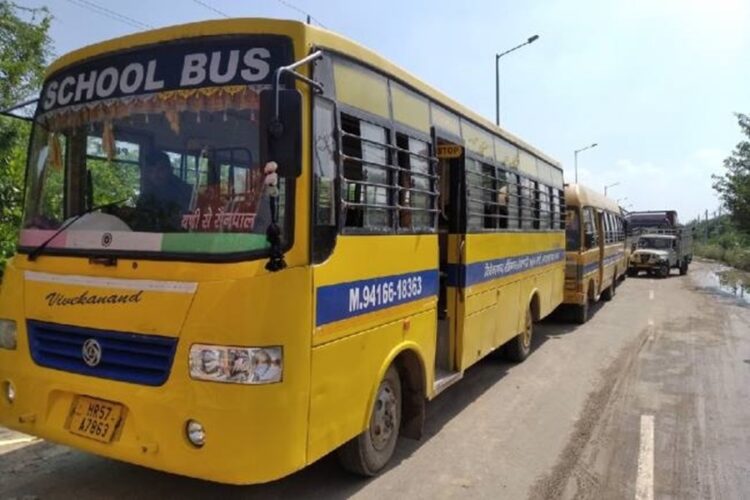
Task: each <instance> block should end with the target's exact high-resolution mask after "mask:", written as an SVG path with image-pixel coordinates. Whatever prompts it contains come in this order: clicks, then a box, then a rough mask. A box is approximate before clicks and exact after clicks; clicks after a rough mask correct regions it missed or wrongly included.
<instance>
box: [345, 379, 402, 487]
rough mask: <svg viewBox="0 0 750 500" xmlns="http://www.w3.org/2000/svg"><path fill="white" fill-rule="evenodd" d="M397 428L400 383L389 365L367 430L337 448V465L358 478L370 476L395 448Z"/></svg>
mask: <svg viewBox="0 0 750 500" xmlns="http://www.w3.org/2000/svg"><path fill="white" fill-rule="evenodd" d="M400 427H401V380H400V379H399V377H398V372H397V371H396V367H395V366H393V365H391V366H390V367H389V368H388V371H387V372H386V373H385V377H383V380H382V381H381V382H380V386H379V387H378V393H377V396H376V397H375V404H374V405H373V408H372V415H370V425H369V426H368V428H367V430H365V432H363V433H362V434H360V435H359V436H357V437H355V438H354V439H352V440H351V441H349V442H348V443H346V444H344V445H343V446H342V447H341V448H339V449H338V457H339V462H341V465H342V466H343V467H344V468H345V469H346V470H348V471H350V472H353V473H355V474H359V475H362V476H374V475H376V474H377V473H378V472H380V471H381V470H382V469H383V467H385V464H387V463H388V460H390V458H391V456H392V455H393V450H394V449H396V441H398V431H399V428H400Z"/></svg>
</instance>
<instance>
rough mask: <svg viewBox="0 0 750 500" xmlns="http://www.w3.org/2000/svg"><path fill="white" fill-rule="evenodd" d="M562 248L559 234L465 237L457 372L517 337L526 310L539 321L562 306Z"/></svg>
mask: <svg viewBox="0 0 750 500" xmlns="http://www.w3.org/2000/svg"><path fill="white" fill-rule="evenodd" d="M563 245H564V241H563V235H562V233H560V232H540V233H501V234H470V235H467V242H466V263H467V264H466V266H467V267H468V268H469V272H468V273H467V276H468V281H467V283H466V285H467V286H466V288H465V290H464V293H463V296H464V300H463V302H462V303H461V305H460V308H459V318H461V322H460V324H461V328H460V335H459V339H460V340H459V357H460V369H462V370H464V369H466V368H468V367H469V366H471V365H472V364H474V363H475V362H476V361H478V360H479V359H481V358H482V357H484V356H485V355H486V354H488V353H489V352H490V351H492V350H494V349H495V348H497V347H499V346H501V345H503V344H505V343H506V342H508V341H509V340H511V339H512V338H513V337H515V336H516V335H518V333H520V332H521V330H522V329H523V322H524V319H525V314H526V310H527V309H528V308H529V307H533V308H535V313H534V314H536V315H537V318H536V319H541V318H543V317H545V316H546V315H548V314H549V313H550V312H552V311H553V310H554V309H555V308H556V307H557V306H558V305H559V304H560V303H561V302H562V293H563V292H562V290H563V281H564V252H563V250H562V247H563ZM493 275H496V276H499V277H498V278H491V276H493ZM532 303H534V304H533V306H532Z"/></svg>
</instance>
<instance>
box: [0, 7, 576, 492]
mask: <svg viewBox="0 0 750 500" xmlns="http://www.w3.org/2000/svg"><path fill="white" fill-rule="evenodd" d="M562 190H563V183H562V171H561V169H560V167H559V165H558V164H557V163H555V162H554V160H552V159H550V158H548V157H546V156H545V155H543V154H542V153H541V152H539V151H537V150H536V149H534V148H533V147H531V146H530V145H528V144H526V143H525V142H523V141H521V140H519V139H517V138H515V137H513V136H511V135H510V134H508V133H506V132H504V131H502V130H500V129H498V128H496V127H494V126H493V125H492V124H491V123H489V122H487V121H486V120H485V119H483V118H481V117H479V116H478V115H476V114H474V113H472V112H470V111H469V110H467V109H465V108H463V107H462V106H460V105H459V104H457V103H456V102H454V101H452V100H450V99H449V98H447V97H445V96H444V95H442V94H440V93H439V92H437V91H435V90H434V89H432V88H431V87H429V86H427V85H426V84H424V83H422V82H420V81H419V80H417V79H416V78H414V77H413V76H411V75H410V74H409V73H407V72H405V71H403V70H402V69H400V68H398V67H396V66H395V65H393V64H392V63H390V62H389V61H387V60H385V59H383V58H382V57H379V56H377V55H376V54H374V53H372V52H370V51H369V50H367V49H365V48H363V47H361V46H359V45H357V44H356V43H353V42H351V41H349V40H347V39H345V38H342V37H340V36H338V35H336V34H333V33H331V32H328V31H325V30H321V29H317V28H314V27H311V26H307V25H305V24H302V23H298V22H291V21H280V20H266V19H236V20H225V21H210V22H202V23H196V24H188V25H183V26H176V27H170V28H164V29H159V30H154V31H149V32H144V33H139V34H135V35H131V36H126V37H123V38H118V39H115V40H111V41H107V42H103V43H99V44H96V45H92V46H89V47H85V48H83V49H80V50H78V51H75V52H73V53H71V54H68V55H66V56H64V57H62V58H61V59H59V60H58V61H56V62H55V63H54V64H52V66H51V67H50V68H49V71H48V73H47V77H46V80H45V83H44V86H43V89H42V93H41V96H40V98H39V102H38V105H37V111H36V114H35V116H34V131H33V137H32V140H31V145H30V149H29V159H28V173H27V185H26V197H25V211H24V218H23V227H22V231H21V236H20V242H19V248H18V249H19V253H18V255H17V256H16V257H15V258H14V259H13V260H12V261H11V262H10V263H9V265H8V267H7V271H6V274H5V277H4V283H3V285H2V289H1V290H2V291H1V292H0V318H1V319H0V385H1V387H2V394H1V395H0V425H3V426H7V427H10V428H13V429H17V430H19V431H21V432H25V433H28V434H32V435H35V436H40V437H43V438H45V439H49V440H51V441H55V442H58V443H63V444H65V445H68V446H72V447H74V448H77V449H81V450H85V451H87V452H91V453H95V454H99V455H103V456H106V457H112V458H115V459H119V460H123V461H126V462H131V463H135V464H140V465H143V466H146V467H151V468H154V469H159V470H164V471H170V472H174V473H178V474H184V475H188V476H193V477H198V478H205V479H209V480H214V481H220V482H226V483H236V484H249V483H260V482H265V481H270V480H273V479H276V478H280V477H283V476H285V475H288V474H290V473H292V472H293V471H295V470H298V469H300V468H302V467H304V466H305V465H307V464H310V463H312V462H314V461H315V460H317V459H319V458H320V457H322V456H324V455H326V454H327V453H329V452H331V451H332V450H336V449H338V454H339V457H340V458H341V461H342V464H343V465H344V466H345V467H346V468H348V469H350V470H352V471H354V472H358V473H360V474H364V475H373V474H375V473H377V472H378V471H379V470H381V469H382V468H383V467H384V466H385V464H386V462H387V461H388V459H389V458H390V456H391V454H392V453H393V450H394V447H395V445H396V440H397V438H398V437H399V435H401V436H405V437H409V438H418V437H419V436H420V434H421V432H422V426H423V421H424V418H425V404H426V401H427V400H429V399H431V398H434V397H435V396H436V395H437V394H438V393H439V392H440V391H441V390H443V389H445V388H446V387H448V386H449V385H450V384H451V383H453V382H455V381H456V380H458V379H460V378H461V376H462V374H463V373H464V372H465V370H466V369H467V368H468V367H469V366H471V365H472V364H474V363H475V362H477V361H478V360H479V359H480V358H482V357H484V356H485V355H487V354H489V353H490V352H493V351H495V350H498V348H499V347H501V346H502V349H500V350H501V351H502V352H504V353H505V354H507V355H508V356H509V357H510V358H511V359H513V360H516V361H521V360H523V359H524V358H525V357H526V356H528V354H529V352H530V350H531V335H532V323H533V321H536V320H538V319H540V318H542V317H544V316H545V315H547V314H548V313H549V312H550V311H552V310H553V309H554V308H555V307H556V306H557V305H559V304H560V302H561V301H562V298H563V281H564V272H565V268H564V255H565V254H564V242H565V239H564V238H565V236H564V220H563V219H562V214H563V209H564V207H565V206H564V202H563V191H562Z"/></svg>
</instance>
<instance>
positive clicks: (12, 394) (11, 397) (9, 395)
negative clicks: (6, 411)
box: [3, 380, 16, 404]
mask: <svg viewBox="0 0 750 500" xmlns="http://www.w3.org/2000/svg"><path fill="white" fill-rule="evenodd" d="M3 389H4V391H3V392H4V393H5V399H6V400H7V401H8V403H11V404H13V401H15V400H16V387H15V386H14V385H13V382H11V381H10V380H7V381H6V382H5V383H4V384H3Z"/></svg>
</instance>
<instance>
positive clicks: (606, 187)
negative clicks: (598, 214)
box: [604, 181, 620, 196]
mask: <svg viewBox="0 0 750 500" xmlns="http://www.w3.org/2000/svg"><path fill="white" fill-rule="evenodd" d="M619 185H620V182H619V181H617V182H614V183H612V184H608V185H606V186H604V196H607V189H608V188H611V187H615V186H619Z"/></svg>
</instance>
